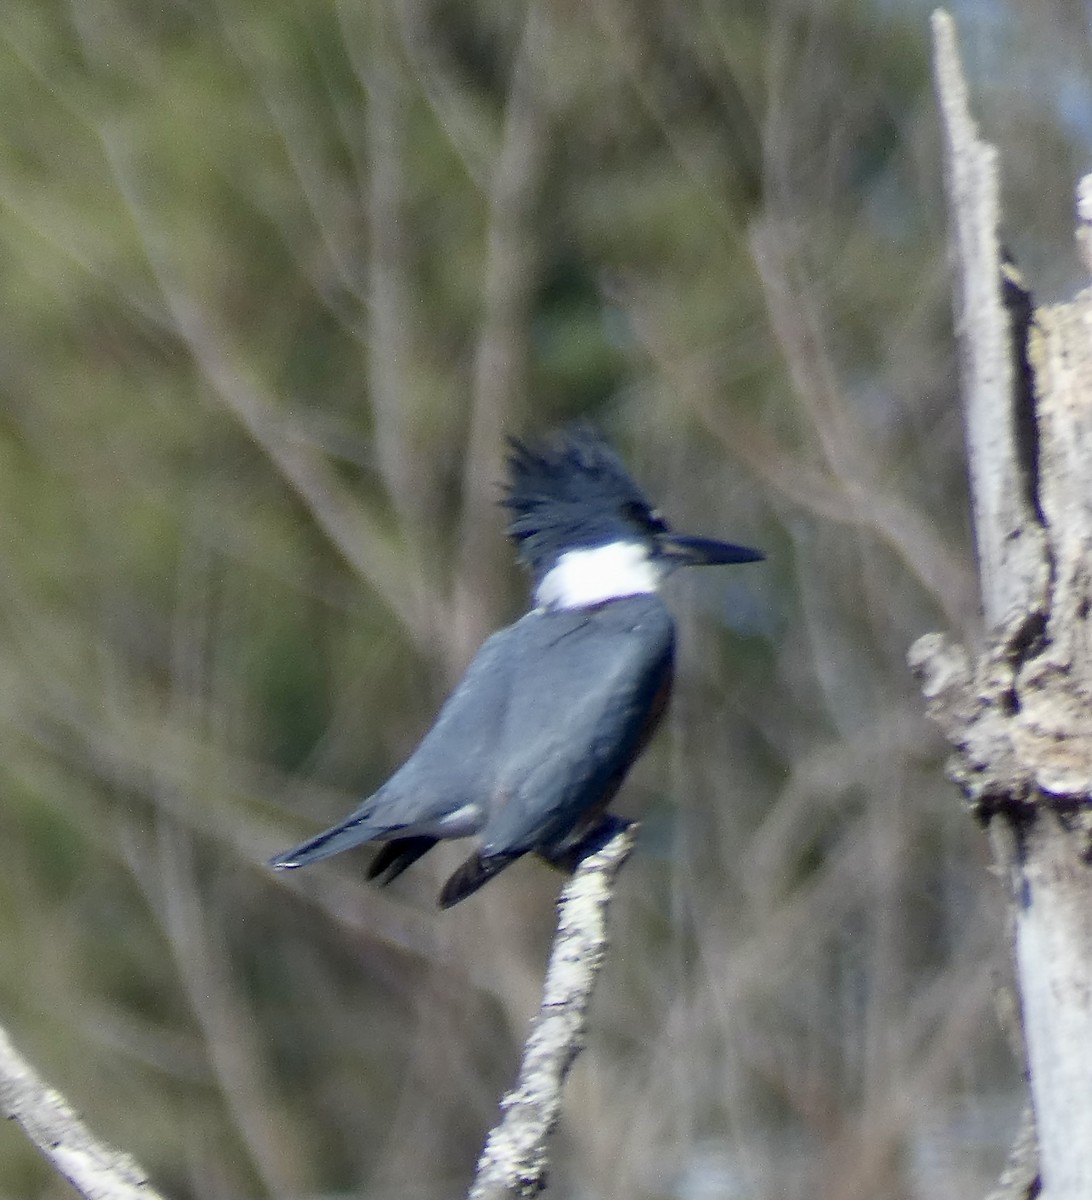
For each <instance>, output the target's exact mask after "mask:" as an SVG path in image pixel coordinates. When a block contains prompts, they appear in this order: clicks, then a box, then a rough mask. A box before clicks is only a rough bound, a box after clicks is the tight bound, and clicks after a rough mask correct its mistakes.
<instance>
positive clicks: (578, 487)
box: [501, 426, 668, 579]
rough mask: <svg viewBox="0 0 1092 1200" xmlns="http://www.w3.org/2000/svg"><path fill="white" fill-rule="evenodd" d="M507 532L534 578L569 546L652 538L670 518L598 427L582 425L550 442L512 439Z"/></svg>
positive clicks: (647, 540) (504, 501) (507, 502)
mask: <svg viewBox="0 0 1092 1200" xmlns="http://www.w3.org/2000/svg"><path fill="white" fill-rule="evenodd" d="M509 446H510V448H511V454H510V456H509V459H508V475H509V478H508V486H507V490H506V492H505V496H504V499H503V500H502V501H501V504H502V506H503V507H504V508H507V509H508V510H509V511H510V512H511V513H512V514H513V515H512V518H511V520H510V521H509V524H508V536H509V537H510V538H511V539H512V541H513V542H515V544H516V548H517V551H518V553H519V557H520V559H521V560H522V561H523V562H524V563H525V564H526V565H527V566H528V567H530V569H531V571H532V572H533V573H534V575H535V577H536V579H537V578H539V577H540V576H541V575H542V573H543V572H544V571H545V570H548V569H549V568H550V566H551V565H552V564H553V561H554V560H555V558H556V556H557V554H558V553H559V552H560V551H561V550H563V549H566V550H567V549H573V548H577V547H590V546H603V545H607V544H609V543H611V542H617V541H632V542H650V541H651V539H652V538H653V537H654V536H655V535H656V534H658V533H664V532H666V530H667V528H668V527H667V524H666V522H664V520H663V519H662V518H661V517H660V515H659V514H658V513H657V512H656V511H655V509H654V508H653V507H652V505H651V503H650V502H649V500H648V497H647V496H646V495H645V493H644V492H643V491H642V490H641V489H640V487H638V485H637V483H636V482H635V481H634V479H633V477H632V476H631V475H630V474H629V472H628V471H627V470H626V468H625V467H624V466H623V465H622V461H621V459H620V458H619V457H618V455H617V454H615V452H614V451H613V450H612V449H611V447H610V446H609V445H608V444H607V443H606V442H605V441H604V440H603V438H602V437H601V436H600V435H599V434H598V433H596V432H595V431H594V430H592V429H590V428H588V427H587V426H580V427H578V428H575V429H571V430H567V431H566V432H564V433H562V434H559V435H558V436H557V437H555V438H554V439H552V440H551V441H549V442H539V443H534V444H528V443H526V442H522V441H519V440H518V439H517V438H510V439H509Z"/></svg>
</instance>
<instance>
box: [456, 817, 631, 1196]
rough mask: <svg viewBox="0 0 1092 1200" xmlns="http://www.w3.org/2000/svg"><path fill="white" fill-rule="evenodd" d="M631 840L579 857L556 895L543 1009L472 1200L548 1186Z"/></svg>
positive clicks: (627, 836)
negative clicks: (550, 1146) (556, 1132)
mask: <svg viewBox="0 0 1092 1200" xmlns="http://www.w3.org/2000/svg"><path fill="white" fill-rule="evenodd" d="M636 837H637V826H636V825H626V826H622V827H621V828H618V829H617V830H616V831H615V832H614V833H613V835H612V836H610V837H609V838H608V840H606V841H605V842H603V843H602V844H601V845H600V846H599V848H598V849H596V850H594V851H593V852H592V853H590V854H589V855H587V857H586V858H584V859H583V861H582V862H581V863H580V865H579V866H578V867H577V868H576V872H575V873H574V875H573V877H572V879H570V880H569V882H568V883H567V884H566V885H565V888H564V890H563V891H562V893H561V899H560V900H559V901H558V917H557V935H556V936H555V938H554V946H553V950H552V952H551V954H550V964H549V966H548V967H547V969H546V980H545V983H544V984H543V989H542V1004H541V1007H540V1008H539V1012H538V1016H537V1017H536V1018H535V1021H534V1024H533V1025H532V1028H531V1033H530V1036H529V1037H528V1039H527V1042H526V1045H525V1046H524V1048H523V1062H522V1063H521V1065H520V1070H519V1075H518V1077H517V1080H516V1086H515V1087H514V1088H513V1089H512V1090H511V1091H510V1092H509V1093H508V1094H507V1095H506V1096H505V1097H504V1099H503V1100H502V1101H501V1109H502V1111H503V1113H504V1116H503V1117H502V1118H501V1121H500V1123H499V1124H498V1125H497V1126H495V1128H494V1129H493V1130H492V1132H491V1133H490V1134H489V1138H488V1140H487V1141H486V1143H485V1149H484V1150H483V1151H482V1155H481V1158H480V1159H479V1160H478V1168H477V1171H476V1173H475V1177H474V1183H473V1185H472V1186H471V1189H470V1194H469V1200H503V1198H504V1197H521V1198H525V1197H531V1196H537V1195H538V1194H539V1193H540V1192H541V1191H542V1189H543V1188H544V1187H545V1186H546V1167H547V1155H546V1142H547V1139H548V1138H549V1136H550V1134H551V1132H552V1131H553V1129H554V1127H555V1126H556V1125H557V1120H558V1116H559V1113H560V1111H561V1088H562V1086H563V1085H564V1083H565V1077H566V1076H567V1075H568V1073H569V1068H570V1067H571V1066H572V1065H573V1061H574V1059H575V1058H576V1056H577V1055H578V1054H579V1053H580V1051H581V1050H582V1049H583V1047H584V1030H585V1026H586V1024H587V1010H588V1003H589V1001H590V999H591V993H592V989H593V988H594V986H595V981H596V978H597V977H598V975H599V968H600V966H602V963H603V956H604V954H605V953H606V949H607V910H608V908H609V907H610V900H611V896H612V894H613V891H614V881H615V879H616V877H617V875H618V872H619V870H620V869H621V867H622V864H623V863H624V862H625V861H626V859H627V858H628V857H629V855H630V852H631V851H632V849H633V844H634V841H635V840H636Z"/></svg>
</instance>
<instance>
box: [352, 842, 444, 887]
mask: <svg viewBox="0 0 1092 1200" xmlns="http://www.w3.org/2000/svg"><path fill="white" fill-rule="evenodd" d="M437 841H438V839H437V838H434V837H404V838H394V840H393V841H390V842H387V843H386V844H385V845H382V846H380V847H379V851H378V853H377V854H376V856H375V858H373V859H372V864H371V866H370V867H369V868H368V878H369V879H374V880H376V881H377V882H378V883H379V885H380V887H386V886H387V884H388V883H391V882H393V881H394V880H395V879H397V878H398V876H399V875H401V874H402V872H403V871H404V870H405V869H406V868H407V867H412V866H413V864H414V863H415V862H416V861H417V860H418V859H419V858H420V857H421V855H422V854H427V853H428V852H429V851H430V850H431V849H432V847H433V846H435V845H436V842H437Z"/></svg>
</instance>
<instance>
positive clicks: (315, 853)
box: [269, 814, 385, 871]
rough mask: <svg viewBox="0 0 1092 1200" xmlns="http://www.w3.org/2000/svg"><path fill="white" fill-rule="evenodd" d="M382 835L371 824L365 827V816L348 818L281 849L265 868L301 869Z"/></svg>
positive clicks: (382, 831) (366, 823)
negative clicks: (304, 840)
mask: <svg viewBox="0 0 1092 1200" xmlns="http://www.w3.org/2000/svg"><path fill="white" fill-rule="evenodd" d="M384 832H385V831H384V830H377V829H376V828H375V826H374V825H369V823H368V820H367V815H366V814H361V815H359V816H352V817H350V818H349V819H348V820H347V821H342V823H341V824H340V825H335V826H334V827H333V828H332V829H327V830H326V831H325V832H323V833H320V834H318V835H317V836H315V837H313V838H310V839H308V840H307V841H306V842H301V843H300V845H298V846H295V847H294V848H293V849H291V850H285V851H284V853H283V854H278V855H277V856H276V857H275V858H271V859H270V860H269V865H270V866H271V867H275V868H276V869H277V870H279V871H284V870H289V869H291V868H292V867H304V866H306V865H307V864H308V863H313V862H318V861H319V860H320V859H323V858H329V857H330V855H331V854H340V853H341V851H342V850H349V849H351V848H352V847H353V846H359V845H360V844H361V843H362V842H370V841H373V840H374V839H375V838H376V837H377V836H380V837H381V836H382V835H383V833H384Z"/></svg>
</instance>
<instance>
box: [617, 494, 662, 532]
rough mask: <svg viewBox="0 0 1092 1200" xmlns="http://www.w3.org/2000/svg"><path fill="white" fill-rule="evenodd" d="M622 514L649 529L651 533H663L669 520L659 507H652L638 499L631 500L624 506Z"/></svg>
mask: <svg viewBox="0 0 1092 1200" xmlns="http://www.w3.org/2000/svg"><path fill="white" fill-rule="evenodd" d="M622 514H623V516H624V517H625V518H626V520H628V521H632V522H633V523H634V524H635V525H640V526H641V527H642V528H644V529H647V530H648V532H649V533H663V532H664V531H665V530H666V529H667V522H666V521H665V520H664V518H663V514H662V513H661V512H660V510H659V509H650V508H648V507H646V506H645V505H644V504H641V503H640V502H639V501H637V500H629V501H627V502H626V504H625V505H624V506H623V508H622Z"/></svg>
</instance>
